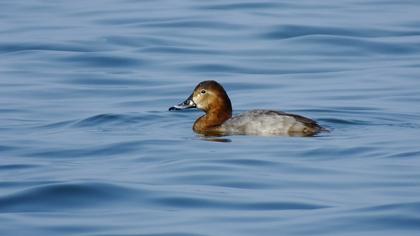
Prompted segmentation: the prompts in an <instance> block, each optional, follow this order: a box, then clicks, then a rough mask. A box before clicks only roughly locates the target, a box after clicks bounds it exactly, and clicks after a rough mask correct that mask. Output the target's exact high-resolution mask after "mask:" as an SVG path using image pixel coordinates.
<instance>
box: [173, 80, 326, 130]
mask: <svg viewBox="0 0 420 236" xmlns="http://www.w3.org/2000/svg"><path fill="white" fill-rule="evenodd" d="M192 107H197V108H199V109H201V110H203V111H204V112H206V114H205V115H203V116H201V117H200V118H198V119H197V120H196V121H195V123H194V126H193V130H194V131H195V132H197V133H200V134H205V135H212V134H214V135H301V136H310V135H314V134H316V133H318V132H320V131H321V130H322V129H323V128H322V127H321V126H320V125H318V123H317V122H316V121H314V120H312V119H309V118H306V117H303V116H299V115H294V114H289V113H284V112H281V111H271V110H252V111H248V112H244V113H242V114H239V115H237V116H232V105H231V102H230V99H229V97H228V96H227V93H226V91H225V90H224V89H223V87H222V86H221V85H220V84H219V83H217V82H216V81H203V82H201V83H199V84H198V85H197V86H196V88H195V89H194V92H193V93H192V94H191V96H190V97H189V98H188V99H187V100H186V101H185V102H183V103H181V104H179V105H177V106H174V107H171V108H170V109H169V110H179V109H186V108H192Z"/></svg>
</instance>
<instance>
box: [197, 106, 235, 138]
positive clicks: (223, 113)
mask: <svg viewBox="0 0 420 236" xmlns="http://www.w3.org/2000/svg"><path fill="white" fill-rule="evenodd" d="M229 105H230V104H229ZM231 117H232V108H231V106H220V107H217V108H213V109H210V110H209V111H207V112H206V114H205V115H204V116H201V117H200V118H198V119H197V120H196V121H195V123H194V126H193V130H194V131H195V132H198V133H206V132H208V131H214V130H217V129H218V127H219V126H220V125H221V124H223V123H224V122H225V121H226V120H228V119H229V118H231Z"/></svg>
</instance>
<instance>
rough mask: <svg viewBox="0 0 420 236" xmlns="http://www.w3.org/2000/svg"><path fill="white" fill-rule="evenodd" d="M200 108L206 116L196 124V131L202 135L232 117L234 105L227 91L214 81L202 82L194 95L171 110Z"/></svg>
mask: <svg viewBox="0 0 420 236" xmlns="http://www.w3.org/2000/svg"><path fill="white" fill-rule="evenodd" d="M194 107H196V108H198V109H201V110H203V111H204V112H205V113H206V115H204V116H202V117H200V118H199V119H198V120H197V121H196V122H195V124H194V130H195V131H197V132H200V133H202V132H203V130H208V129H211V128H214V127H217V126H219V125H221V124H223V122H225V121H226V120H227V119H229V118H230V117H231V116H232V104H231V102H230V99H229V97H228V95H227V93H226V91H225V89H224V88H223V87H222V85H220V84H219V83H217V82H216V81H214V80H206V81H203V82H200V83H199V84H198V85H197V86H196V87H195V89H194V91H193V93H192V94H191V95H190V96H189V97H188V98H187V100H185V101H184V102H183V103H180V104H178V105H176V106H174V107H171V108H169V110H183V109H188V108H194Z"/></svg>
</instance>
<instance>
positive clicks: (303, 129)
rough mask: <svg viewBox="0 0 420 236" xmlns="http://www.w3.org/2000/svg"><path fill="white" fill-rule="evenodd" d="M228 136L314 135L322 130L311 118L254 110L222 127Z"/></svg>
mask: <svg viewBox="0 0 420 236" xmlns="http://www.w3.org/2000/svg"><path fill="white" fill-rule="evenodd" d="M220 128H221V129H222V131H223V132H224V133H228V134H250V135H303V136H307V135H313V134H316V133H317V132H319V131H320V130H321V129H322V128H321V126H319V125H318V124H317V123H316V122H315V121H314V120H311V119H309V118H306V117H303V116H299V115H294V114H288V113H284V112H280V111H271V110H252V111H248V112H244V113H241V114H239V115H237V116H233V117H232V118H230V119H229V120H227V121H226V122H224V123H223V125H222V126H221V127H220Z"/></svg>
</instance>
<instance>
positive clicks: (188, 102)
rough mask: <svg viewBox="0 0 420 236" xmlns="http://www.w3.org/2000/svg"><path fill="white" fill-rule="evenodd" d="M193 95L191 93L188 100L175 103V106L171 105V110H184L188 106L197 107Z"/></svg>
mask: <svg viewBox="0 0 420 236" xmlns="http://www.w3.org/2000/svg"><path fill="white" fill-rule="evenodd" d="M192 98H193V95H192V94H191V95H190V96H189V97H188V98H187V100H185V101H184V102H182V103H180V104H178V105H175V106H173V107H170V108H169V110H170V111H173V110H184V109H188V108H195V107H197V105H196V104H195V102H194V101H193V99H192Z"/></svg>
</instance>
